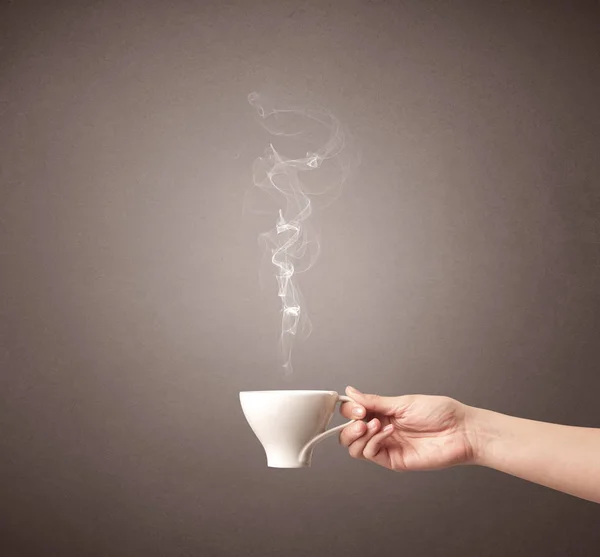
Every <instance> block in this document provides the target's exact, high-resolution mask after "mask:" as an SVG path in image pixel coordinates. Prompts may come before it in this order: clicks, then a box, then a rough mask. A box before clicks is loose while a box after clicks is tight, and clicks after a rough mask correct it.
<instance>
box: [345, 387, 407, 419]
mask: <svg viewBox="0 0 600 557" xmlns="http://www.w3.org/2000/svg"><path fill="white" fill-rule="evenodd" d="M346 394H347V395H348V396H349V397H350V398H351V399H352V400H354V401H356V402H357V403H358V404H362V405H363V406H364V407H365V408H366V409H367V412H377V413H378V414H383V415H384V416H390V415H391V414H394V413H395V411H396V409H397V406H398V400H397V397H390V396H381V395H375V394H365V393H361V392H360V391H357V390H356V389H355V388H354V387H346Z"/></svg>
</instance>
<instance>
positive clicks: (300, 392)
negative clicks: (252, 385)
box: [240, 389, 338, 395]
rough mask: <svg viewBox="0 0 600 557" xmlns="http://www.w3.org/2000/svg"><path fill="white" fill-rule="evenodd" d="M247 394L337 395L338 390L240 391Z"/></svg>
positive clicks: (241, 393)
mask: <svg viewBox="0 0 600 557" xmlns="http://www.w3.org/2000/svg"><path fill="white" fill-rule="evenodd" d="M246 394H255V395H258V394H271V395H281V394H286V395H290V394H297V395H314V394H328V395H337V394H338V393H337V391H325V390H319V389H274V390H266V391H240V395H246Z"/></svg>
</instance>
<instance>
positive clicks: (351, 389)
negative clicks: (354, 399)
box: [348, 385, 362, 395]
mask: <svg viewBox="0 0 600 557" xmlns="http://www.w3.org/2000/svg"><path fill="white" fill-rule="evenodd" d="M348 390H349V391H350V392H351V393H356V394H357V395H362V393H361V392H360V391H359V390H358V389H355V388H354V387H351V386H350V385H348Z"/></svg>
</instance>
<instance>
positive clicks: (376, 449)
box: [362, 424, 394, 462]
mask: <svg viewBox="0 0 600 557" xmlns="http://www.w3.org/2000/svg"><path fill="white" fill-rule="evenodd" d="M392 431H394V426H393V425H392V424H388V425H387V426H385V427H384V428H383V429H382V430H381V431H379V432H378V433H377V434H375V435H373V436H372V437H371V439H369V441H367V443H366V445H365V447H364V449H363V451H362V454H363V457H364V458H366V459H367V460H372V461H374V462H377V460H378V459H377V457H378V456H379V455H380V453H381V449H382V448H383V444H384V442H385V440H386V439H387V438H388V437H389V436H390V435H391V433H392Z"/></svg>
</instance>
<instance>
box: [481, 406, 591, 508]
mask: <svg viewBox="0 0 600 557" xmlns="http://www.w3.org/2000/svg"><path fill="white" fill-rule="evenodd" d="M469 413H470V422H471V425H470V430H471V431H472V435H473V446H474V463H475V464H478V465H481V466H486V467H488V468H493V469H494V470H498V471H500V472H504V473H506V474H511V475H513V476H516V477H519V478H522V479H524V480H528V481H531V482H534V483H537V484H540V485H544V486H547V487H550V488H552V489H556V490H558V491H562V492H565V493H569V494H571V495H574V496H576V497H581V498H582V499H588V500H590V501H595V502H597V503H600V429H592V428H584V427H571V426H564V425H557V424H550V423H545V422H537V421H534V420H526V419H523V418H515V417H512V416H507V415H504V414H499V413H497V412H491V411H489V410H483V409H479V408H469Z"/></svg>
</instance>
